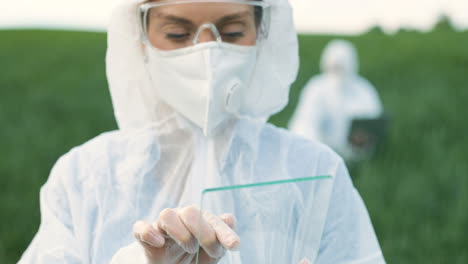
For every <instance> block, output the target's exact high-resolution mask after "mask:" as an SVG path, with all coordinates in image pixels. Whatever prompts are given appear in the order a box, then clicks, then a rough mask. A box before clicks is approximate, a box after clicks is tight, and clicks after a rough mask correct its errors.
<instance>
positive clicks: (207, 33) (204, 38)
mask: <svg viewBox="0 0 468 264" xmlns="http://www.w3.org/2000/svg"><path fill="white" fill-rule="evenodd" d="M210 41H216V37H215V36H214V34H213V32H212V31H211V30H210V29H208V28H207V29H205V30H203V31H202V32H200V35H199V37H198V42H197V43H204V42H210Z"/></svg>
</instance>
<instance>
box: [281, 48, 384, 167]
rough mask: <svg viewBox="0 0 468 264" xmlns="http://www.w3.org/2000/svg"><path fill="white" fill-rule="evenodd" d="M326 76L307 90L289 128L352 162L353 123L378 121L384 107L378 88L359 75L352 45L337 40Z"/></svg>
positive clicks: (326, 59)
mask: <svg viewBox="0 0 468 264" xmlns="http://www.w3.org/2000/svg"><path fill="white" fill-rule="evenodd" d="M321 69H322V74H320V75H318V76H314V77H312V78H311V80H310V81H309V82H308V83H307V84H306V86H305V87H304V89H303V91H302V93H301V96H300V98H299V103H298V105H297V108H296V111H295V113H294V115H293V117H292V118H291V120H290V122H289V129H290V130H291V131H293V132H294V133H297V134H299V135H301V136H304V137H306V138H308V139H311V140H317V141H320V142H322V143H325V144H326V145H328V146H330V147H331V148H332V149H333V150H335V151H337V152H338V153H339V154H340V155H342V156H343V158H345V160H348V159H352V157H351V155H352V151H351V148H350V146H349V143H348V133H349V129H350V125H351V121H352V120H353V119H356V118H369V119H371V118H378V117H380V116H381V115H382V112H383V107H382V103H381V101H380V98H379V95H378V93H377V91H376V89H375V88H374V87H373V86H372V84H370V83H369V82H368V81H367V80H365V79H364V78H362V77H360V76H359V75H358V60H357V53H356V51H355V49H354V47H353V46H352V44H351V43H349V42H347V41H342V40H334V41H332V42H331V43H330V44H328V45H327V47H326V48H325V51H324V53H323V55H322V60H321Z"/></svg>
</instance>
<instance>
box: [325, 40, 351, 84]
mask: <svg viewBox="0 0 468 264" xmlns="http://www.w3.org/2000/svg"><path fill="white" fill-rule="evenodd" d="M320 68H321V70H322V72H324V73H333V74H335V75H339V76H343V77H345V76H350V75H356V74H357V73H358V71H359V62H358V57H357V52H356V49H355V48H354V46H353V45H352V44H351V43H350V42H348V41H345V40H333V41H331V42H330V43H328V44H327V46H326V47H325V50H324V51H323V53H322V58H321V61H320Z"/></svg>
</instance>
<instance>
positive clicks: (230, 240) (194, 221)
mask: <svg viewBox="0 0 468 264" xmlns="http://www.w3.org/2000/svg"><path fill="white" fill-rule="evenodd" d="M200 214H201V216H202V217H200ZM200 220H201V221H200ZM200 222H201V223H200ZM234 224H235V218H234V216H233V215H229V214H225V215H221V216H219V217H218V216H215V215H212V214H210V213H208V212H201V211H200V210H199V209H198V208H197V207H196V206H190V207H185V208H177V209H164V210H163V211H162V212H161V213H160V215H159V218H158V219H157V221H156V222H155V223H154V224H149V223H146V222H143V221H138V222H136V223H135V224H134V226H133V233H134V235H135V238H136V239H137V240H138V242H140V244H141V245H142V246H143V248H144V249H145V255H146V258H147V263H150V264H160V263H161V264H162V263H164V264H170V263H177V264H179V263H195V262H196V254H197V251H198V249H199V247H201V250H200V262H199V263H201V264H211V263H217V262H218V260H219V259H221V257H222V256H223V255H224V251H225V249H236V248H237V247H238V246H239V243H240V238H239V236H238V235H237V234H236V233H235V232H234V231H233V229H234ZM198 236H200V237H198Z"/></svg>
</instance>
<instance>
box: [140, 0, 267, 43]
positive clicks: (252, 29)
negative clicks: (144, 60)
mask: <svg viewBox="0 0 468 264" xmlns="http://www.w3.org/2000/svg"><path fill="white" fill-rule="evenodd" d="M138 15H139V21H140V24H141V30H142V36H143V41H144V42H145V43H147V44H150V45H151V46H153V47H154V48H157V49H161V50H175V49H181V48H185V47H189V46H192V45H195V44H197V43H202V42H208V41H218V42H220V41H222V42H225V43H231V44H236V45H242V46H254V45H256V44H257V42H258V41H260V40H262V39H265V38H266V37H267V34H268V26H269V6H268V5H267V4H266V3H264V2H261V1H249V0H238V1H223V0H187V1H156V2H149V3H145V4H142V5H140V7H139V8H138Z"/></svg>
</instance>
